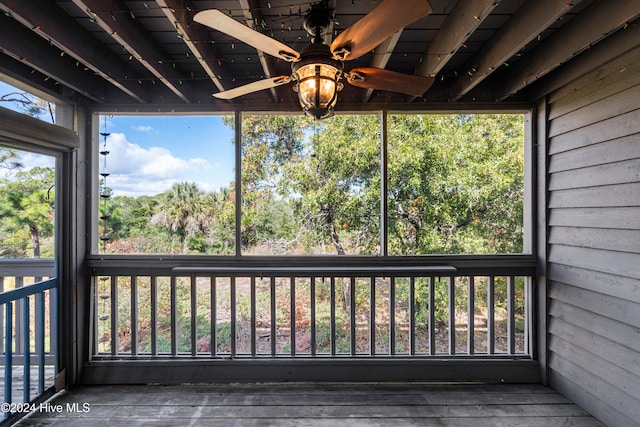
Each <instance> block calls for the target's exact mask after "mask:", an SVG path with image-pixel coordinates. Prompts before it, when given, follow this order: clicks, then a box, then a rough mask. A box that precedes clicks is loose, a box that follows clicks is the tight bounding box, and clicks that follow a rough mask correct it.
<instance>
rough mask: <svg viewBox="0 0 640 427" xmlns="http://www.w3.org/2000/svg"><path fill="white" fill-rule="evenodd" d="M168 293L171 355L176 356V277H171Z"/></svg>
mask: <svg viewBox="0 0 640 427" xmlns="http://www.w3.org/2000/svg"><path fill="white" fill-rule="evenodd" d="M169 293H170V297H169V301H170V304H171V355H172V356H176V355H177V354H178V290H177V278H176V276H171V279H170V290H169Z"/></svg>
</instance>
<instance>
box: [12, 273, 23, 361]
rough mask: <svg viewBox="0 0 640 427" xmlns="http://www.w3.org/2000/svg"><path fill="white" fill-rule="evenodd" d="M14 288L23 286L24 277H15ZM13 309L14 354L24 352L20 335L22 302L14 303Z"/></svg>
mask: <svg viewBox="0 0 640 427" xmlns="http://www.w3.org/2000/svg"><path fill="white" fill-rule="evenodd" d="M15 285H16V286H15V289H18V288H22V287H23V286H24V277H22V276H20V277H16V280H15ZM14 311H15V315H16V316H15V327H16V336H15V338H14V341H15V352H16V354H23V353H24V337H23V336H22V331H23V325H22V304H20V303H16V306H15V307H14Z"/></svg>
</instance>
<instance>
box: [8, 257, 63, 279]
mask: <svg viewBox="0 0 640 427" xmlns="http://www.w3.org/2000/svg"><path fill="white" fill-rule="evenodd" d="M54 274H55V260H54V259H53V258H2V259H0V277H51V276H53V275H54Z"/></svg>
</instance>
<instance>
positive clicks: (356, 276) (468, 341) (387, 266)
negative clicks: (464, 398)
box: [89, 255, 535, 361]
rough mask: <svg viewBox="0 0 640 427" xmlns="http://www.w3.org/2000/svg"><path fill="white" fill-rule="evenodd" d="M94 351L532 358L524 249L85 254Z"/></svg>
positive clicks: (115, 355)
mask: <svg viewBox="0 0 640 427" xmlns="http://www.w3.org/2000/svg"><path fill="white" fill-rule="evenodd" d="M89 264H90V267H91V270H92V276H93V279H94V285H93V308H92V311H93V314H92V319H93V327H92V330H93V333H94V336H93V339H92V343H93V344H92V353H93V357H92V360H93V361H99V360H116V359H117V360H123V358H125V359H126V358H131V359H136V360H139V359H167V358H169V359H175V358H184V357H189V358H198V359H204V358H206V359H225V358H230V359H238V358H241V359H242V358H249V359H264V358H278V359H282V358H293V359H299V358H305V357H306V358H326V359H333V358H344V357H348V358H359V359H360V358H389V357H392V358H393V357H403V358H434V357H437V358H442V357H449V358H450V357H456V358H459V357H471V358H477V357H481V358H484V359H486V358H530V357H531V355H532V346H531V344H532V336H533V335H532V331H533V322H532V320H533V319H532V315H531V313H532V310H531V305H532V299H531V292H532V289H531V287H532V284H533V281H532V280H531V279H532V277H533V276H534V274H535V260H534V258H533V257H530V256H525V255H522V256H519V255H515V256H487V257H482V256H476V257H472V256H453V257H424V258H420V257H408V258H400V257H393V258H370V257H337V258H336V257H329V258H293V257H291V258H254V257H251V258H249V257H243V258H240V259H239V258H226V259H225V258H213V259H211V258H194V257H176V258H160V257H119V256H108V257H100V258H93V259H91V260H90V262H89Z"/></svg>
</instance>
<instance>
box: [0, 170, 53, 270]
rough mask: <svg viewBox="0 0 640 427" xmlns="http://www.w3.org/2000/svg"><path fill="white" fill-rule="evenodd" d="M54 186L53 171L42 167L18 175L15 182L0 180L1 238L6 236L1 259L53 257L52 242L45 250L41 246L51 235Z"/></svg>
mask: <svg viewBox="0 0 640 427" xmlns="http://www.w3.org/2000/svg"><path fill="white" fill-rule="evenodd" d="M54 183H55V177H54V171H53V169H52V168H42V167H36V168H33V169H30V170H28V171H19V172H17V173H16V174H15V177H14V179H2V180H0V189H1V190H2V191H1V192H0V218H2V222H1V223H0V234H3V235H5V236H7V238H6V240H4V239H3V243H2V244H0V255H2V254H3V253H5V254H6V255H8V256H14V257H28V256H33V257H34V258H40V257H41V256H42V255H44V256H46V257H51V256H53V250H54V249H53V244H51V243H52V242H49V243H50V244H48V245H46V246H42V245H41V243H42V240H43V239H44V238H46V237H51V236H52V233H53V223H54V218H55V215H54V204H55V203H54V201H55V191H54ZM28 249H30V250H31V251H32V253H31V254H29V253H28ZM6 255H3V256H6Z"/></svg>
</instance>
